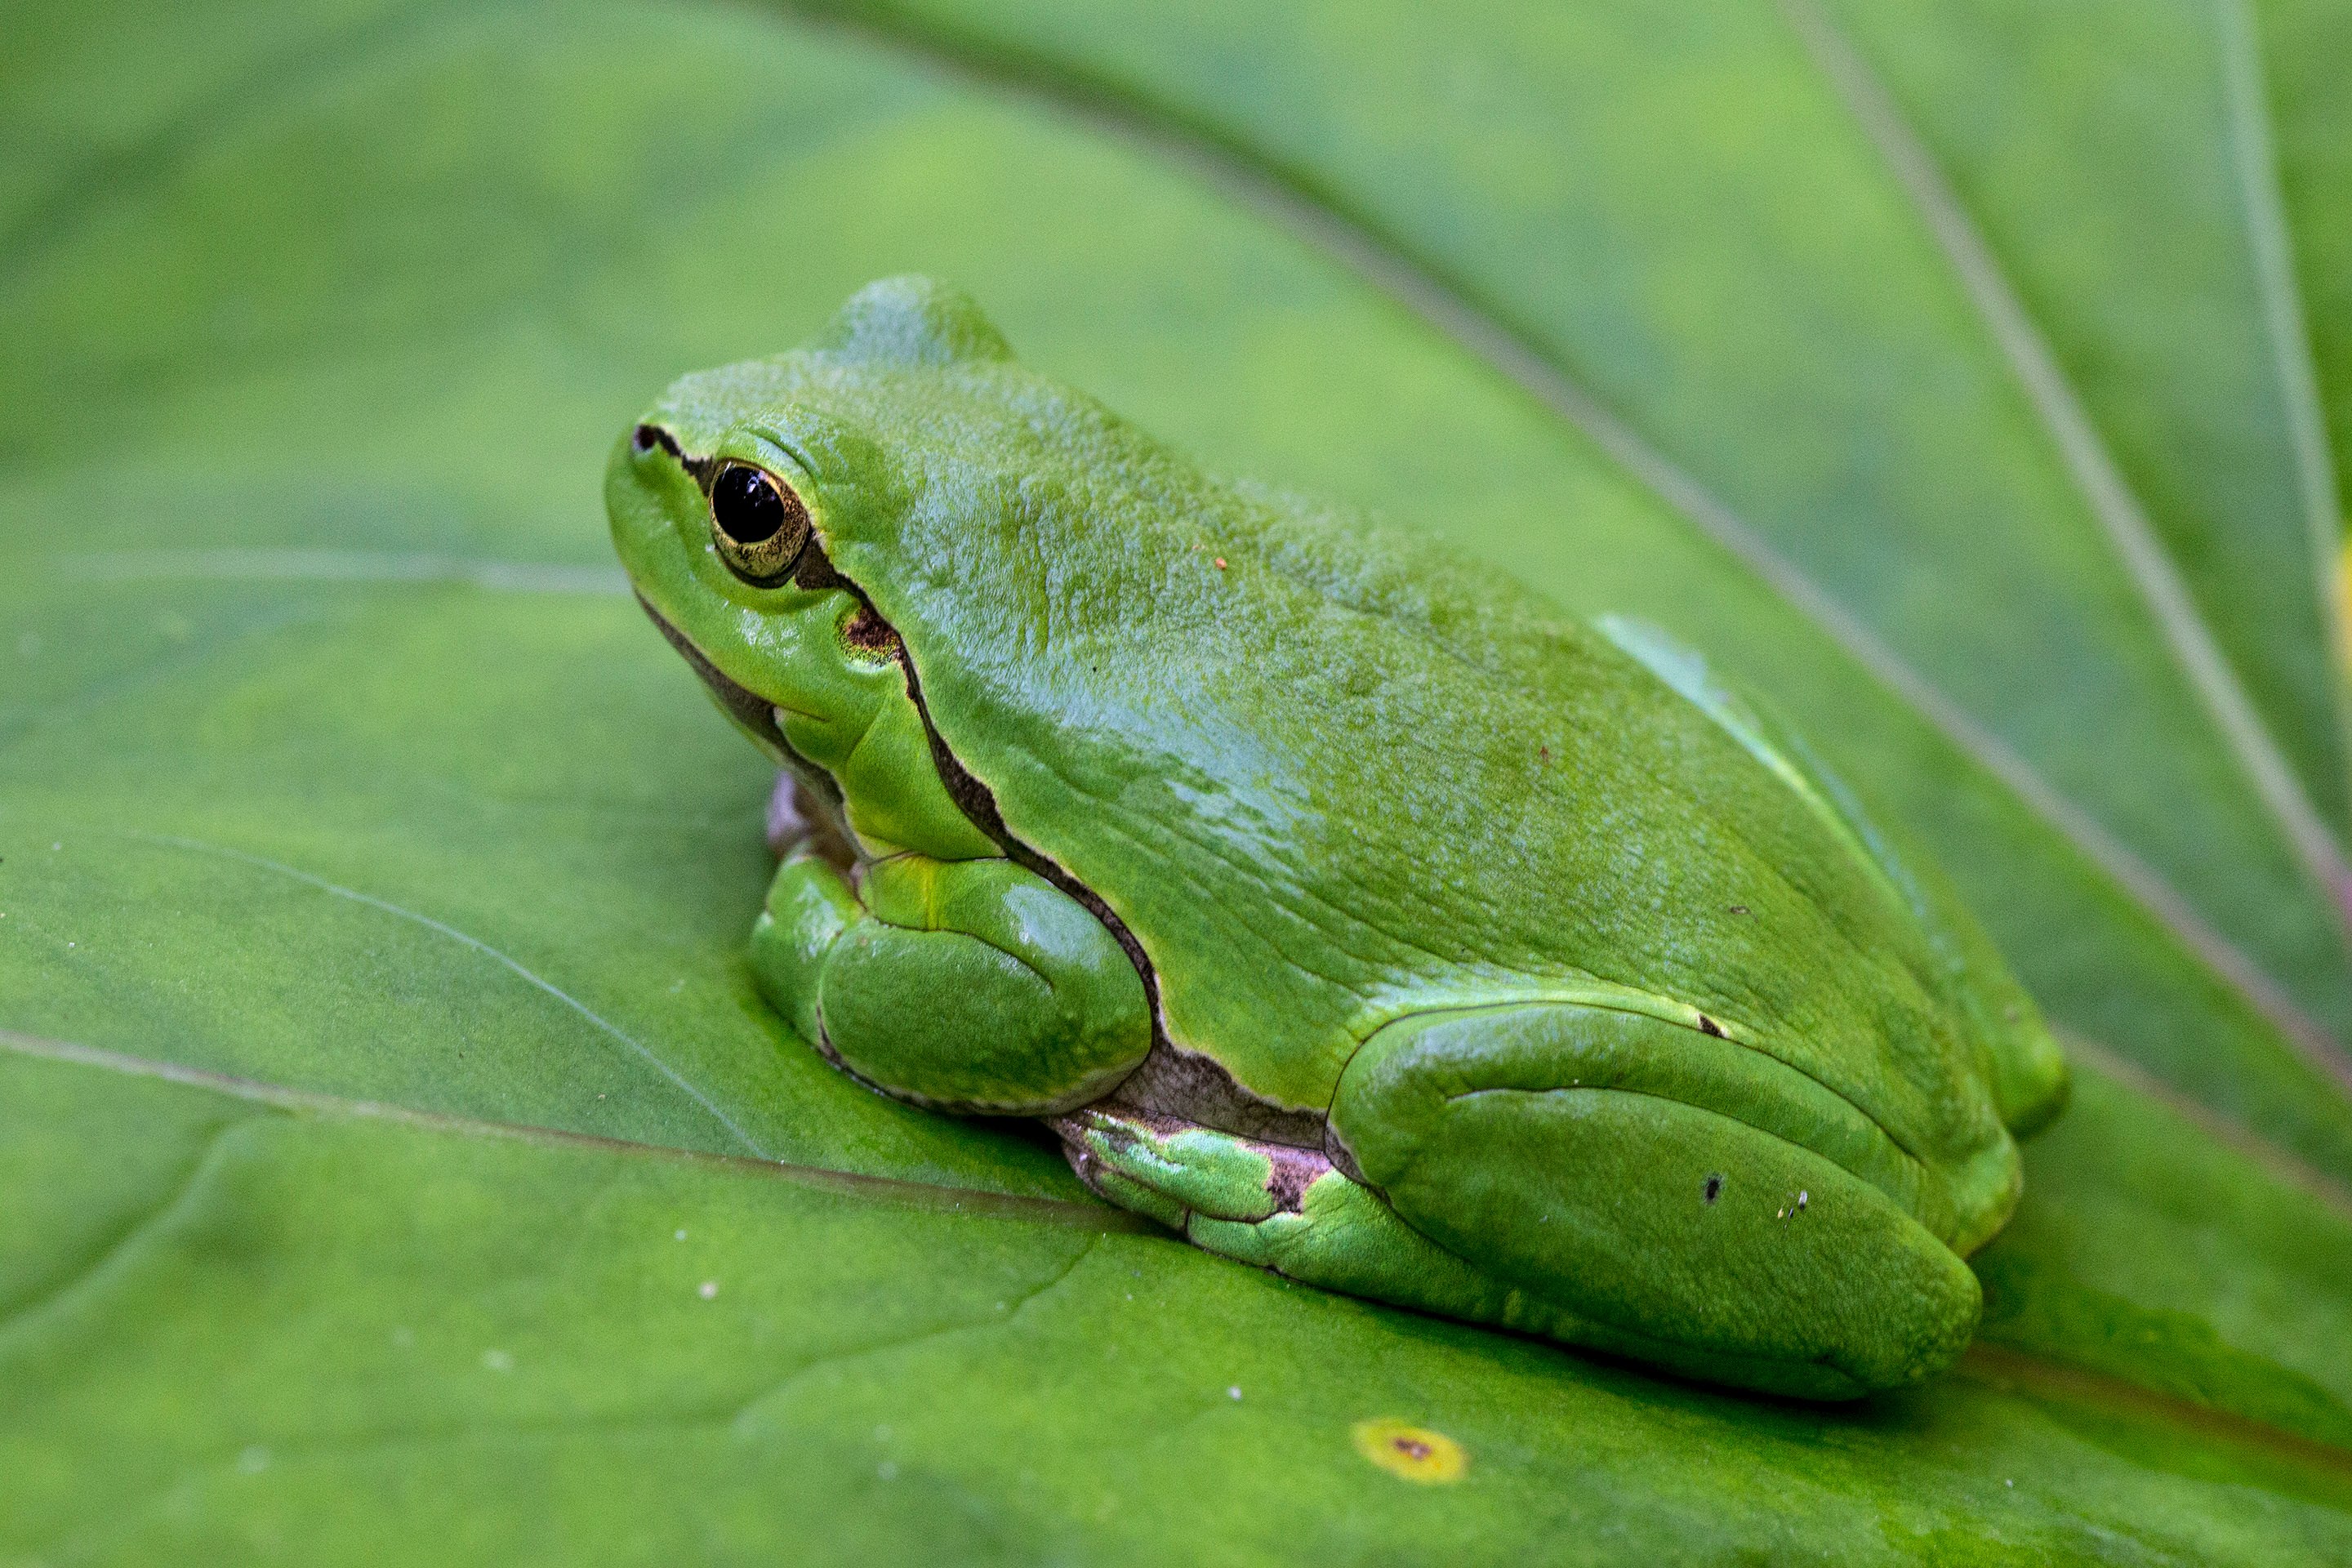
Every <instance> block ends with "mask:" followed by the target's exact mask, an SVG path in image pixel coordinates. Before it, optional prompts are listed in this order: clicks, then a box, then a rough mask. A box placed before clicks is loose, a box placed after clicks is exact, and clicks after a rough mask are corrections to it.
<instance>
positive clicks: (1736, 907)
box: [1731, 904, 1748, 915]
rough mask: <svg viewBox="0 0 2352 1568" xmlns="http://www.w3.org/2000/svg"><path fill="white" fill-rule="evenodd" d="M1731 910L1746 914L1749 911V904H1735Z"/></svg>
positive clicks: (1734, 912)
mask: <svg viewBox="0 0 2352 1568" xmlns="http://www.w3.org/2000/svg"><path fill="white" fill-rule="evenodd" d="M1731 912H1732V913H1733V914H1735V915H1744V914H1746V913H1747V912H1748V906H1747V905H1746V904H1734V905H1732V906H1731Z"/></svg>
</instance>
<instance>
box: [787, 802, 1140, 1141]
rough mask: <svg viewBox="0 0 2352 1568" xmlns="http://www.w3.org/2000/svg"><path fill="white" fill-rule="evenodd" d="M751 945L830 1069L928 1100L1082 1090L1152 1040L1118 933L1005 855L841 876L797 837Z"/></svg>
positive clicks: (1066, 1102) (940, 1106) (1095, 1090)
mask: <svg viewBox="0 0 2352 1568" xmlns="http://www.w3.org/2000/svg"><path fill="white" fill-rule="evenodd" d="M751 973H752V976H753V978H754V980H755V981H756V982H757V983H758V984H759V986H760V989H761V993H762V994H765V995H766V996H767V998H768V1000H769V1001H770V1002H771V1003H772V1004H773V1005H775V1007H776V1010H777V1011H778V1012H780V1013H782V1015H783V1016H784V1017H785V1019H786V1021H788V1022H789V1023H790V1024H791V1025H792V1026H793V1028H794V1030H796V1031H797V1032H798V1033H799V1034H800V1036H801V1037H802V1038H803V1039H805V1040H807V1041H808V1042H809V1043H810V1044H812V1045H814V1046H815V1047H817V1049H818V1050H820V1051H822V1052H823V1053H824V1055H825V1056H826V1057H827V1058H829V1059H830V1060H831V1061H832V1062H833V1064H834V1065H835V1067H838V1068H841V1069H842V1070H843V1071H845V1072H846V1073H848V1074H849V1075H850V1076H851V1077H852V1078H855V1079H857V1080H858V1081H859V1082H861V1083H863V1084H866V1086H867V1087H869V1088H871V1089H877V1090H879V1091H880V1092H882V1093H884V1094H887V1095H890V1096H892V1097H893V1098H896V1099H899V1100H908V1101H910V1102H911V1103H913V1104H917V1105H922V1106H928V1107H930V1108H932V1109H935V1110H953V1111H964V1112H971V1113H976V1114H983V1115H1023V1116H1033V1115H1045V1114H1050V1113H1052V1112H1053V1111H1055V1110H1060V1109H1062V1108H1063V1107H1066V1106H1070V1105H1078V1104H1084V1103H1086V1102H1087V1101H1088V1100H1094V1099H1096V1098H1097V1097H1098V1096H1100V1095H1102V1094H1104V1093H1105V1092H1107V1091H1108V1090H1109V1089H1111V1088H1112V1087H1113V1086H1115V1085H1116V1084H1118V1082H1119V1080H1120V1079H1124V1078H1125V1077H1126V1076H1127V1075H1128V1074H1129V1073H1130V1072H1132V1071H1133V1070H1134V1069H1135V1066H1136V1064H1137V1063H1138V1062H1139V1061H1141V1060H1142V1059H1143V1057H1144V1055H1145V1053H1146V1052H1147V1051H1148V1050H1149V1049H1150V1045H1151V1021H1150V1000H1149V998H1148V996H1147V994H1146V993H1145V991H1144V989H1143V982H1142V980H1141V978H1140V977H1139V975H1138V973H1137V972H1136V969H1135V966H1134V965H1133V964H1131V963H1129V962H1128V957H1127V953H1126V952H1125V950H1124V949H1122V948H1121V947H1120V946H1119V945H1118V940H1117V939H1116V938H1114V937H1113V936H1112V935H1111V933H1110V931H1108V929H1106V928H1105V927H1104V925H1103V924H1102V922H1101V921H1097V919H1096V918H1095V917H1094V915H1093V914H1092V913H1091V912H1089V911H1088V910H1087V909H1086V908H1085V907H1084V906H1082V905H1080V904H1079V903H1078V902H1076V900H1073V899H1071V898H1070V897H1068V896H1067V895H1066V894H1065V893H1063V892H1061V891H1060V890H1059V889H1055V887H1053V886H1052V885H1051V884H1049V883H1047V882H1046V881H1045V880H1044V879H1041V878H1039V877H1037V876H1035V875H1034V874H1033V873H1031V872H1029V871H1027V870H1024V869H1023V868H1021V867H1019V866H1016V865H1014V864H1013V863H1012V862H1011V861H1009V860H996V859H986V860H955V861H942V860H932V859H929V858H925V857H923V856H919V855H910V854H909V855H897V856H893V857H891V858H887V859H885V860H878V861H875V862H873V863H872V864H870V865H867V866H864V867H861V868H857V875H856V879H854V880H853V879H852V878H851V877H848V876H845V875H844V874H843V873H842V872H841V870H840V869H839V868H836V867H835V866H834V865H833V864H832V863H831V862H830V861H828V860H826V859H825V858H824V856H823V855H822V854H821V853H820V852H819V851H818V850H817V848H816V847H814V846H813V845H811V844H809V843H807V842H805V841H803V843H802V844H800V845H798V846H796V847H794V848H793V852H792V853H791V854H790V855H788V856H787V857H786V858H785V860H784V863H783V864H782V866H780V867H778V868H776V877H775V880H774V881H773V882H772V883H771V884H770V885H769V888H768V905H767V909H766V910H765V911H764V912H762V913H761V916H760V919H759V921H758V922H757V923H756V924H755V925H754V926H753V927H752V931H751Z"/></svg>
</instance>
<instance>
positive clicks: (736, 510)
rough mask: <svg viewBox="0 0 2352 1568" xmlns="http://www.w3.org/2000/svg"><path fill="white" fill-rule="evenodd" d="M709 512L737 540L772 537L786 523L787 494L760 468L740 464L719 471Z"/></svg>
mask: <svg viewBox="0 0 2352 1568" xmlns="http://www.w3.org/2000/svg"><path fill="white" fill-rule="evenodd" d="M710 515H711V516H712V517H715V518H717V519H718V520H719V529H720V530H721V531H723V532H724V533H725V534H726V535H727V537H728V538H730V539H731V540H733V541H734V542H736V543H738V544H757V543H759V542H761V541H762V540H768V539H773V538H774V537H775V536H776V531H777V530H778V529H780V528H782V527H783V526H784V498H783V497H782V496H780V495H778V494H777V493H776V487H775V486H774V485H772V484H770V483H769V482H768V479H767V476H765V475H764V474H761V472H760V471H759V470H758V469H757V468H744V467H742V466H741V465H740V464H738V465H736V466H735V467H733V468H727V469H725V470H723V471H721V472H720V474H719V478H718V479H717V480H716V481H715V482H714V483H713V484H712V485H711V487H710Z"/></svg>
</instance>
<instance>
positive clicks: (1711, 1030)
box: [1698, 1013, 1724, 1040]
mask: <svg viewBox="0 0 2352 1568" xmlns="http://www.w3.org/2000/svg"><path fill="white" fill-rule="evenodd" d="M1698 1032H1699V1033H1700V1034H1702V1035H1713V1036H1714V1037H1716V1038H1717V1039H1718V1040H1719V1039H1722V1038H1723V1037H1724V1034H1723V1026H1722V1025H1720V1024H1718V1023H1717V1022H1716V1021H1715V1020H1714V1019H1712V1018H1710V1017H1708V1016H1706V1014H1704V1013H1701V1014H1700V1015H1699V1016H1698Z"/></svg>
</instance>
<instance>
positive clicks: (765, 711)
mask: <svg viewBox="0 0 2352 1568" xmlns="http://www.w3.org/2000/svg"><path fill="white" fill-rule="evenodd" d="M637 607H638V608H639V609H641V610H643V611H645V613H646V619H648V620H650V621H652V622H653V624H654V629H655V630H656V631H658V632H660V633H661V635H662V637H664V638H665V639H666V640H667V642H668V643H669V646H670V647H674V648H676V649H677V651H678V652H679V653H681V654H683V655H684V656H685V657H686V662H687V663H688V664H690V665H692V666H693V667H694V673H695V674H697V675H698V676H700V677H702V683H703V684H704V685H705V686H708V687H709V688H710V690H711V694H712V695H713V696H715V697H717V698H718V699H719V706H721V707H723V708H725V709H726V710H727V711H728V712H729V713H730V714H732V715H733V716H734V718H735V721H736V722H737V723H739V724H741V725H742V726H743V727H744V728H745V729H747V730H749V731H751V732H752V733H753V734H755V735H757V736H759V737H760V739H761V740H762V741H765V742H768V744H770V745H772V746H773V747H774V748H775V749H776V751H777V752H779V753H780V754H782V755H784V756H790V755H792V754H793V748H792V746H791V744H790V743H789V742H786V741H785V739H784V732H783V731H782V730H780V729H778V728H777V727H776V708H775V704H774V703H772V702H770V701H769V700H767V699H766V698H764V697H762V696H761V695H760V694H759V693H758V692H756V691H754V690H752V689H751V688H750V687H748V686H743V685H740V684H739V683H738V682H737V681H735V680H734V679H730V677H729V676H728V674H727V672H726V671H725V670H723V669H721V668H719V667H718V666H717V665H715V664H713V663H711V662H710V660H709V658H706V657H705V656H704V654H703V651H702V650H701V649H700V648H698V647H695V646H694V641H693V639H692V638H690V637H688V636H687V635H686V634H685V633H684V632H682V631H679V630H678V629H677V627H676V626H672V625H670V624H669V622H668V621H667V620H665V619H664V618H663V617H662V613H661V612H660V611H659V610H656V609H655V608H654V607H653V605H650V604H648V603H647V602H646V596H645V595H643V594H639V595H637Z"/></svg>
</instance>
